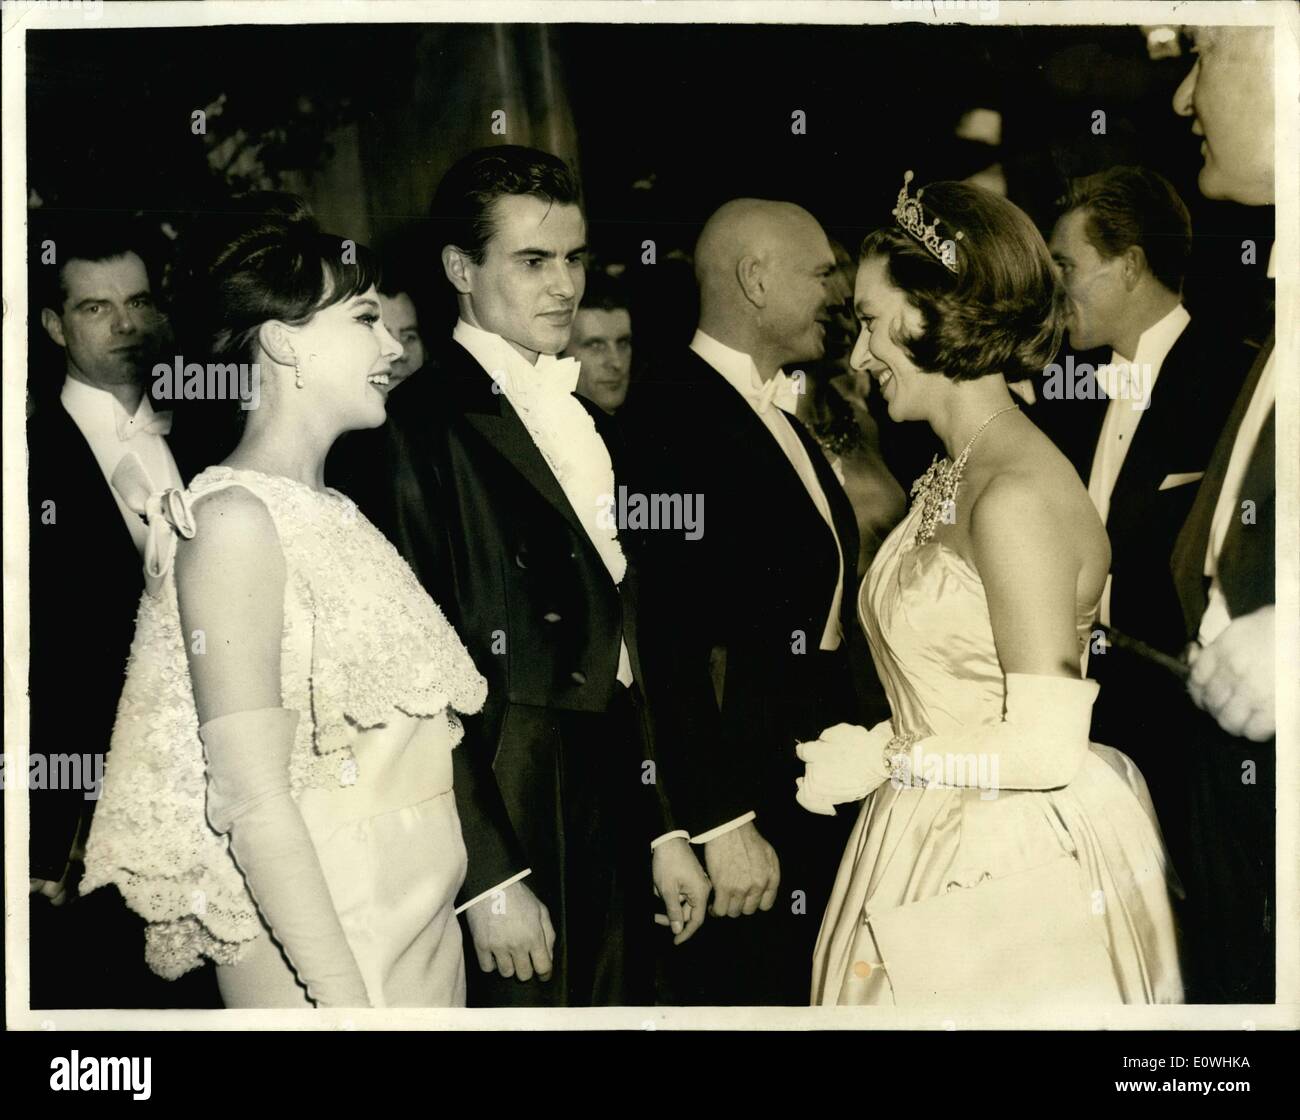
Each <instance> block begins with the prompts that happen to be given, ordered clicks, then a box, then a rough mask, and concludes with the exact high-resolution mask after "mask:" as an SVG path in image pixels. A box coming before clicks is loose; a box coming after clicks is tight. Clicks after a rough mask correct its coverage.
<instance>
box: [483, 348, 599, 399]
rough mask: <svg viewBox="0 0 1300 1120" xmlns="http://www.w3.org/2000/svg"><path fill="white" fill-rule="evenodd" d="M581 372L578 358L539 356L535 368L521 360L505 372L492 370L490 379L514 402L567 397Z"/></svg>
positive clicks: (571, 392)
mask: <svg viewBox="0 0 1300 1120" xmlns="http://www.w3.org/2000/svg"><path fill="white" fill-rule="evenodd" d="M525 367H526V368H525ZM580 370H581V365H580V363H579V362H578V359H577V358H557V357H555V356H554V355H552V354H539V355H538V356H537V364H536V365H529V364H528V363H527V362H525V361H524V359H523V358H520V359H519V361H517V362H511V363H510V365H509V366H507V367H506V368H505V369H499V370H494V371H493V372H492V375H491V376H492V380H494V381H495V382H496V383H497V384H498V385H499V386H501V389H502V391H504V392H505V393H506V396H507V397H511V398H514V399H518V398H521V397H522V398H525V399H528V398H532V399H537V398H552V397H569V396H572V395H573V391H574V390H575V389H576V388H577V387H578V373H579V371H580Z"/></svg>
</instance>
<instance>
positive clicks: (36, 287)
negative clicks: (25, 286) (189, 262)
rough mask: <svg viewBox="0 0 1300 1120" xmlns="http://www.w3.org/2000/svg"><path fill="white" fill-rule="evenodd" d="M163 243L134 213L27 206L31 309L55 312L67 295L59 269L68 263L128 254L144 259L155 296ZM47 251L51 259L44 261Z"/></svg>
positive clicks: (58, 310) (100, 259)
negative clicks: (122, 214) (51, 212)
mask: <svg viewBox="0 0 1300 1120" xmlns="http://www.w3.org/2000/svg"><path fill="white" fill-rule="evenodd" d="M47 242H49V243H50V244H48V245H47V244H46V243H47ZM163 245H164V238H163V236H162V234H161V233H159V232H157V230H156V229H152V228H150V227H149V226H148V225H146V224H145V223H144V222H143V221H142V220H139V219H136V218H119V217H112V216H105V215H104V214H100V213H95V214H59V215H47V214H42V213H41V211H39V210H36V211H33V212H32V218H31V245H30V248H29V253H30V266H31V275H32V295H33V296H34V297H35V299H34V300H33V302H34V303H35V304H36V305H37V310H39V309H40V308H45V307H48V308H50V309H52V310H53V311H55V312H56V313H58V314H60V315H61V314H62V313H63V301H64V300H65V299H66V298H67V294H68V290H67V287H66V285H65V284H64V282H63V273H64V270H65V269H66V268H67V267H68V264H69V263H70V262H72V261H94V262H99V261H111V260H114V259H116V258H117V257H124V256H126V255H127V254H128V253H134V254H135V255H136V256H137V257H139V258H140V260H141V261H142V262H143V263H144V267H145V273H146V274H147V275H148V277H149V284H150V287H151V288H152V291H153V294H154V296H155V297H157V296H158V295H159V292H158V282H159V275H158V273H159V266H160V259H161V257H162V256H163ZM51 252H52V254H53V258H54V260H53V262H52V263H50V264H46V263H45V261H46V259H48V257H49V256H50V254H51Z"/></svg>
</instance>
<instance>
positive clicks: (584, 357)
mask: <svg viewBox="0 0 1300 1120" xmlns="http://www.w3.org/2000/svg"><path fill="white" fill-rule="evenodd" d="M563 356H564V357H566V358H577V359H578V362H579V363H580V364H581V366H582V368H581V370H580V371H579V373H578V388H577V393H578V396H580V397H585V398H586V399H587V400H589V401H591V403H592V404H594V405H595V406H596V407H597V408H599V409H600V410H601V411H603V412H607V413H609V414H610V415H611V416H612V415H614V413H616V412H617V411H618V410H619V409H620V408H622V407H623V402H624V401H625V400H627V391H628V387H629V385H630V384H631V380H632V312H631V309H630V307H629V305H628V298H627V295H626V293H625V292H624V290H623V285H622V284H621V283H620V282H619V281H618V280H617V279H616V278H615V277H613V276H609V275H607V274H606V273H604V272H592V273H590V274H588V276H587V290H586V292H585V293H584V294H583V297H582V306H581V307H579V308H578V312H577V314H576V315H575V316H574V319H573V333H572V334H571V335H570V336H569V345H568V346H567V347H565V349H564V354H563Z"/></svg>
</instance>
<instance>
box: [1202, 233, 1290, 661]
mask: <svg viewBox="0 0 1300 1120" xmlns="http://www.w3.org/2000/svg"><path fill="white" fill-rule="evenodd" d="M1268 276H1269V277H1270V278H1276V276H1277V243H1276V242H1274V244H1273V248H1272V249H1271V250H1270V251H1269V254H1268ZM1276 404H1277V350H1276V349H1274V351H1273V352H1272V353H1271V354H1269V356H1268V358H1267V360H1266V361H1265V363H1264V369H1263V371H1262V372H1261V373H1260V375H1259V382H1258V384H1257V385H1256V386H1255V392H1254V393H1253V394H1252V395H1251V398H1250V404H1248V405H1247V406H1246V414H1245V415H1244V416H1243V417H1242V418H1241V427H1240V428H1238V429H1237V438H1236V440H1235V441H1234V442H1233V445H1232V455H1231V456H1230V457H1229V459H1228V469H1227V471H1226V472H1225V473H1224V476H1223V487H1222V489H1221V490H1220V491H1219V500H1218V501H1217V502H1216V503H1215V505H1214V516H1213V518H1211V520H1210V539H1209V543H1208V544H1207V545H1206V548H1205V567H1204V569H1203V571H1204V573H1205V575H1206V576H1208V577H1209V579H1210V590H1209V593H1208V597H1207V602H1206V606H1205V613H1204V614H1203V615H1202V616H1201V627H1200V630H1199V631H1198V633H1197V638H1198V640H1199V641H1200V643H1201V645H1203V646H1204V645H1208V644H1209V643H1210V642H1212V641H1214V639H1215V638H1217V637H1218V636H1219V635H1220V634H1222V633H1223V632H1224V631H1225V630H1226V629H1227V628H1228V624H1229V623H1230V622H1231V621H1232V616H1231V615H1230V614H1229V613H1228V600H1227V599H1226V598H1225V597H1224V594H1223V588H1222V586H1221V585H1220V584H1219V553H1221V552H1222V551H1223V542H1224V541H1225V540H1227V537H1228V529H1229V528H1230V527H1231V526H1232V519H1233V518H1234V517H1239V516H1240V515H1241V482H1242V479H1244V478H1245V477H1246V468H1247V466H1249V464H1250V458H1251V456H1252V455H1253V454H1254V453H1255V444H1257V443H1258V442H1259V433H1260V432H1261V431H1262V430H1263V427H1264V421H1265V420H1267V419H1268V414H1269V413H1270V412H1271V411H1272V410H1273V408H1274V407H1275V406H1276Z"/></svg>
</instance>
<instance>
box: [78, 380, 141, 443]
mask: <svg viewBox="0 0 1300 1120" xmlns="http://www.w3.org/2000/svg"><path fill="white" fill-rule="evenodd" d="M59 401H60V403H61V404H62V405H63V408H64V410H65V411H66V412H67V413H68V415H69V416H71V417H72V419H73V420H75V421H76V424H77V427H78V428H80V429H81V430H82V432H84V433H86V434H87V435H89V434H90V433H91V432H93V433H94V434H95V435H97V436H103V437H108V436H112V437H113V438H114V439H116V440H119V441H122V433H123V432H130V431H131V430H133V429H135V428H138V427H140V426H142V425H144V424H147V423H148V422H149V421H150V420H152V419H153V416H154V410H153V405H152V404H150V403H149V394H148V393H143V394H142V395H141V397H140V404H139V405H138V406H137V407H136V410H135V414H134V415H130V414H128V413H127V411H126V409H125V408H123V407H122V405H121V404H120V403H119V401H118V399H117V398H116V397H115V396H113V394H112V393H110V392H109V391H108V390H107V389H98V388H96V387H95V386H94V385H88V384H86V382H84V381H80V380H78V379H77V378H75V377H65V378H64V379H63V390H62V392H60V393H59ZM123 442H124V441H123Z"/></svg>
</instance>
